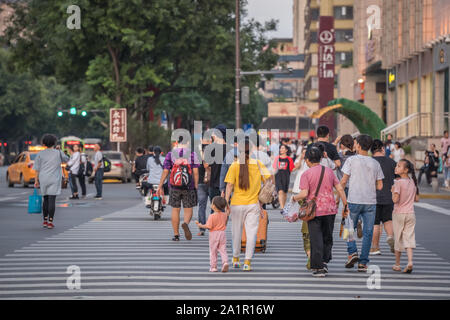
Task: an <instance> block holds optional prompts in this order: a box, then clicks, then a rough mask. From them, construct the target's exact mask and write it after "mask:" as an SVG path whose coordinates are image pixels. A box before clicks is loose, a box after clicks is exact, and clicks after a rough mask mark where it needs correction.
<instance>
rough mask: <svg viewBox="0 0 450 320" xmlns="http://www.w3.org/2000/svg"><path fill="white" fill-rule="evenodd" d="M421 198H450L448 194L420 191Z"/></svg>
mask: <svg viewBox="0 0 450 320" xmlns="http://www.w3.org/2000/svg"><path fill="white" fill-rule="evenodd" d="M419 196H420V198H421V199H442V200H450V194H433V193H421V194H420V195H419Z"/></svg>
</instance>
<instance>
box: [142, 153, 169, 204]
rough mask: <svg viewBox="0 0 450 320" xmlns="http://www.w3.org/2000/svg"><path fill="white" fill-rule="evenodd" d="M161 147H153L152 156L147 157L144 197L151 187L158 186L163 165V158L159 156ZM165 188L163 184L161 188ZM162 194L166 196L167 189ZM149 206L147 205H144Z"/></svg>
mask: <svg viewBox="0 0 450 320" xmlns="http://www.w3.org/2000/svg"><path fill="white" fill-rule="evenodd" d="M161 152H162V150H161V147H159V146H155V147H153V152H152V155H151V156H149V157H148V159H147V163H146V164H145V170H146V171H147V172H148V178H147V182H144V183H143V189H144V196H147V195H148V191H149V190H151V189H152V188H153V186H158V185H159V181H160V179H161V175H162V173H163V163H164V157H163V156H162V155H161ZM164 186H167V185H166V182H164V184H163V187H164ZM164 194H167V187H166V188H165V189H164ZM146 204H147V205H149V203H148V202H147V203H146Z"/></svg>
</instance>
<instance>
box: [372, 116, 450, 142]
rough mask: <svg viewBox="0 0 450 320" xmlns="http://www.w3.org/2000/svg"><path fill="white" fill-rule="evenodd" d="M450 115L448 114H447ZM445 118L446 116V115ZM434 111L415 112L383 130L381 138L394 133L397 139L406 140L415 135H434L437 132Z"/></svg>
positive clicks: (384, 138)
mask: <svg viewBox="0 0 450 320" xmlns="http://www.w3.org/2000/svg"><path fill="white" fill-rule="evenodd" d="M447 117H448V115H447ZM444 118H445V116H444ZM433 120H434V119H433V114H432V113H426V112H423V113H418V112H416V113H413V114H410V115H409V116H407V117H405V118H403V119H401V120H400V121H397V122H396V123H394V124H392V125H390V126H389V127H387V128H385V129H383V130H381V138H382V139H383V140H386V136H387V135H388V134H392V135H393V136H394V137H395V139H396V140H399V141H406V140H408V139H410V138H413V137H432V136H434V135H435V134H436V133H435V129H436V128H435V126H434V125H433Z"/></svg>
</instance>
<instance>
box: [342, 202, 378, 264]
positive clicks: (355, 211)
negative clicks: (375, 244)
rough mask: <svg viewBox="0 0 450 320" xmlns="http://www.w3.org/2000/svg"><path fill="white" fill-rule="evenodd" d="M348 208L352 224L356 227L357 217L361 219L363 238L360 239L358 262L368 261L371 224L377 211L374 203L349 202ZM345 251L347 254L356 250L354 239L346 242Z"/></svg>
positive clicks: (365, 262)
mask: <svg viewBox="0 0 450 320" xmlns="http://www.w3.org/2000/svg"><path fill="white" fill-rule="evenodd" d="M348 209H349V210H350V217H351V219H352V220H353V225H354V227H355V229H356V226H357V225H358V219H359V217H361V218H362V221H363V239H362V249H361V255H360V256H359V263H360V264H367V263H369V261H370V260H369V251H370V247H371V245H372V235H373V224H374V222H375V216H376V211H377V205H376V204H355V203H349V204H348ZM347 251H348V254H349V255H352V254H353V253H357V252H358V248H357V247H356V241H355V240H353V241H349V242H347Z"/></svg>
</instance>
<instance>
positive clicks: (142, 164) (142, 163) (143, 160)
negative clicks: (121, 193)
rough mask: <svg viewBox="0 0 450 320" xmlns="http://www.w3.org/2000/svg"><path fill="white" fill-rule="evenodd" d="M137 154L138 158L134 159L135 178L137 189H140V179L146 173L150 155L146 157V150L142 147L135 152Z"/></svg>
mask: <svg viewBox="0 0 450 320" xmlns="http://www.w3.org/2000/svg"><path fill="white" fill-rule="evenodd" d="M135 154H136V158H135V159H134V164H133V169H132V172H133V177H134V179H135V181H136V188H138V187H139V177H140V176H141V175H142V174H144V173H146V170H147V169H146V168H147V160H148V157H149V156H148V155H145V150H144V148H142V147H139V148H137V149H136V151H135Z"/></svg>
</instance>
